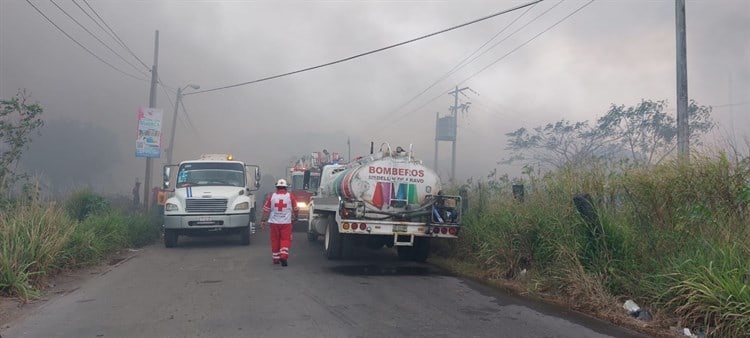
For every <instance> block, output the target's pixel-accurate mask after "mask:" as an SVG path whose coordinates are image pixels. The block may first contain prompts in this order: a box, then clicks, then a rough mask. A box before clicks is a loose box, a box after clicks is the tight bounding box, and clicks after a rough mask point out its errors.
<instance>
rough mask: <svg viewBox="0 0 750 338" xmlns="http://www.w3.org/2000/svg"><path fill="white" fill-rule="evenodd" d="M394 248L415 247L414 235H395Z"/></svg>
mask: <svg viewBox="0 0 750 338" xmlns="http://www.w3.org/2000/svg"><path fill="white" fill-rule="evenodd" d="M393 246H395V247H399V246H414V234H411V235H403V234H398V233H395V234H393Z"/></svg>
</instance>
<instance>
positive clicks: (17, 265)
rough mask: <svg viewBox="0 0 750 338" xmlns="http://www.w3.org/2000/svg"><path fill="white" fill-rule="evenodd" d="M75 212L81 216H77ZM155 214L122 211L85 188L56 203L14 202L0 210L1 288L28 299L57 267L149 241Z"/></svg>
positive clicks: (85, 262) (154, 231) (83, 262)
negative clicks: (9, 206) (61, 203)
mask: <svg viewBox="0 0 750 338" xmlns="http://www.w3.org/2000/svg"><path fill="white" fill-rule="evenodd" d="M74 216H75V217H79V216H80V220H78V219H77V218H74ZM156 224H157V220H156V218H155V216H152V215H145V214H130V213H124V212H121V211H118V210H115V209H112V208H109V202H108V201H107V200H106V199H104V198H102V197H99V196H96V195H93V194H91V193H90V192H86V191H84V192H79V193H76V194H74V196H73V197H71V199H70V200H69V201H67V202H66V203H65V207H62V206H60V205H58V204H57V203H40V202H38V200H33V201H32V203H25V202H23V203H22V202H17V203H16V204H14V205H13V208H10V209H6V210H2V211H0V293H4V294H8V295H14V296H18V297H20V298H22V299H30V298H35V297H37V296H39V294H40V293H39V286H40V285H42V284H43V281H44V280H45V278H47V277H48V276H50V275H52V274H54V273H55V272H57V271H58V270H60V269H65V268H72V267H80V266H85V265H89V264H93V263H96V262H99V261H101V260H102V259H103V258H105V257H106V256H107V255H110V254H112V253H114V252H115V251H117V250H120V249H122V248H126V247H134V246H135V247H138V246H142V245H146V244H148V243H151V242H153V241H154V240H155V239H156V238H158V235H159V228H158V227H157V226H156Z"/></svg>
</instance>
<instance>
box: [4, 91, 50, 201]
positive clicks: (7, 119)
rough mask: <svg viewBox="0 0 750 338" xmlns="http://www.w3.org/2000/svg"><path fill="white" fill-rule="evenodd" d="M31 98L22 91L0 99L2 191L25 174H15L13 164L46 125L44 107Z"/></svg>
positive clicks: (5, 190)
mask: <svg viewBox="0 0 750 338" xmlns="http://www.w3.org/2000/svg"><path fill="white" fill-rule="evenodd" d="M28 97H29V95H28V94H27V93H26V92H25V91H19V92H18V94H17V95H16V96H15V97H13V98H11V99H8V100H6V99H0V142H1V143H0V191H3V192H9V191H10V188H12V187H14V185H15V184H16V182H18V181H19V180H21V179H24V178H25V177H26V176H25V175H22V174H18V173H16V172H15V171H14V167H15V165H16V164H17V162H18V160H19V159H20V158H21V155H22V154H23V151H24V149H25V148H26V147H28V144H29V143H30V142H31V135H32V134H33V133H34V132H35V131H37V129H38V128H40V127H41V126H42V125H44V122H43V121H42V119H41V115H42V112H43V109H42V107H41V106H40V105H39V104H36V103H33V104H31V103H28V102H27V99H28ZM8 197H9V196H0V198H8Z"/></svg>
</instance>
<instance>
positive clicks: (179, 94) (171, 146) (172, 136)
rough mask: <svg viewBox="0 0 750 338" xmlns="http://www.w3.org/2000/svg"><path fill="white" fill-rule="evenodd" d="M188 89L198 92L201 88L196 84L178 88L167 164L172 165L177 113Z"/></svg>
mask: <svg viewBox="0 0 750 338" xmlns="http://www.w3.org/2000/svg"><path fill="white" fill-rule="evenodd" d="M188 87H190V88H192V89H195V90H198V89H200V88H201V86H199V85H196V84H189V85H187V86H185V87H182V88H177V97H176V98H175V100H174V114H172V131H171V135H170V136H169V155H168V156H167V164H172V154H174V132H175V129H177V112H178V111H179V109H180V101H182V91H183V90H185V89H187V88H188Z"/></svg>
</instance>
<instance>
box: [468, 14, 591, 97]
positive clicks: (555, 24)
mask: <svg viewBox="0 0 750 338" xmlns="http://www.w3.org/2000/svg"><path fill="white" fill-rule="evenodd" d="M592 2H594V0H590V1H589V2H587V3H585V4H583V6H581V7H578V8H577V9H576V10H574V11H573V12H572V13H570V14H568V15H566V16H565V17H563V18H562V19H560V20H558V21H557V22H555V23H554V24H552V26H549V27H547V29H545V30H543V31H541V32H539V33H538V34H537V35H534V36H533V37H531V39H528V40H526V42H524V43H522V44H520V45H519V46H518V47H516V48H514V49H512V50H511V51H509V52H508V53H505V55H503V56H501V57H499V58H497V59H495V61H492V62H491V63H490V64H488V65H487V66H484V67H483V68H482V69H480V70H479V71H477V72H475V73H474V74H471V75H470V76H469V77H467V78H465V79H463V80H462V81H461V82H459V83H458V85H461V84H463V83H464V82H466V81H468V80H470V79H471V78H473V77H474V76H477V75H479V73H481V72H483V71H485V70H487V69H488V68H490V67H492V66H493V65H495V64H496V63H498V62H500V61H501V60H503V59H505V58H506V57H508V55H511V54H513V53H514V52H516V51H517V50H519V49H521V48H523V46H526V45H527V44H529V43H530V42H531V41H534V39H536V38H538V37H539V36H540V35H542V34H544V33H546V32H548V31H549V30H551V29H552V28H555V27H556V26H557V25H559V24H560V23H562V22H563V21H565V20H567V19H568V18H570V17H571V16H573V15H574V14H576V13H578V12H579V11H581V10H582V9H584V8H586V7H587V6H588V5H590V4H591V3H592Z"/></svg>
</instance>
